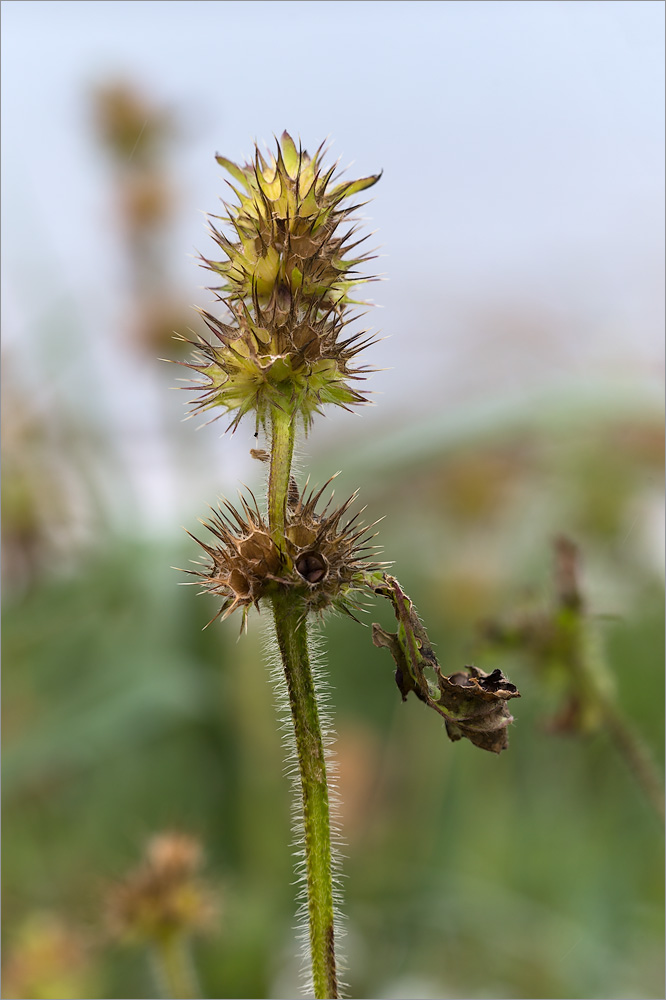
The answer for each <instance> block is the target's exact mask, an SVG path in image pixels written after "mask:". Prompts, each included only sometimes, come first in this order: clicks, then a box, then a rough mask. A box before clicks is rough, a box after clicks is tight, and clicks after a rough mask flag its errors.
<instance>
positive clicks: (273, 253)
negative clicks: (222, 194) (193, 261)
mask: <svg viewBox="0 0 666 1000" xmlns="http://www.w3.org/2000/svg"><path fill="white" fill-rule="evenodd" d="M321 156H322V149H321V147H320V149H319V150H317V153H316V154H315V155H314V156H313V157H310V156H309V155H308V154H307V153H306V152H305V151H304V150H302V149H297V148H296V146H295V144H294V142H293V140H292V139H291V137H290V136H289V135H288V134H287V133H286V132H285V133H284V134H283V136H282V139H281V142H279V143H278V144H277V151H276V156H275V157H271V158H270V159H269V161H267V160H266V159H265V158H264V156H263V155H262V154H261V153H260V152H259V150H258V149H257V150H256V152H255V158H254V161H253V162H252V163H250V164H247V165H245V166H243V167H240V166H237V165H236V164H233V163H231V162H230V161H229V160H226V159H224V158H223V157H220V156H218V157H217V159H218V162H219V163H220V164H221V165H222V166H224V167H225V168H226V169H227V170H228V171H229V173H230V174H231V175H232V177H233V178H234V180H235V181H236V182H237V184H236V186H234V185H231V186H232V188H233V190H234V191H235V193H236V195H237V197H238V201H239V204H237V205H227V206H226V208H227V215H226V216H225V217H224V221H226V222H227V223H228V224H229V226H230V227H231V233H230V235H229V236H227V235H225V234H224V233H222V232H220V231H219V230H218V229H217V228H215V227H213V228H212V234H213V236H214V238H215V240H216V242H217V244H218V246H219V247H220V248H221V249H222V250H223V251H224V254H225V259H224V260H222V261H212V260H204V263H205V265H206V266H207V267H208V268H210V269H211V270H212V271H214V272H215V273H216V274H218V275H220V276H221V277H222V279H223V284H222V285H221V286H220V287H219V288H216V289H214V291H215V292H216V293H217V295H218V298H219V299H221V300H222V301H223V302H224V304H225V306H226V308H227V311H228V315H227V316H226V317H225V319H224V320H222V319H218V318H216V317H215V316H213V315H211V314H210V313H208V312H203V311H202V315H203V318H204V320H205V322H206V323H207V325H208V327H209V329H210V330H211V331H212V333H213V334H214V338H215V339H214V340H213V341H211V342H207V341H204V340H200V341H199V342H198V343H196V344H194V346H195V348H196V349H197V351H196V354H195V358H194V360H193V361H192V362H191V363H190V364H189V365H188V367H190V368H192V369H193V370H195V371H197V372H198V373H199V374H200V376H201V379H200V380H199V381H198V382H197V383H196V388H197V389H198V390H199V391H200V396H199V398H198V399H197V400H196V401H195V404H194V410H195V411H202V410H205V411H207V410H209V409H214V408H217V407H220V408H221V409H222V410H223V411H227V412H230V413H232V414H233V415H234V416H233V419H232V422H231V427H232V428H235V427H236V426H237V425H238V423H239V421H240V420H241V418H242V417H243V416H244V415H245V414H246V413H248V412H251V411H254V412H255V414H256V420H257V424H261V425H263V424H265V423H266V422H267V420H268V417H269V415H270V411H271V409H272V408H274V407H278V408H279V409H282V410H285V411H287V412H289V413H292V414H296V413H299V414H300V416H301V418H302V420H303V423H304V425H305V428H306V429H307V428H308V427H309V426H310V423H311V421H312V417H313V415H314V414H315V413H317V412H320V410H321V407H322V406H324V405H325V404H327V403H335V404H337V405H338V406H343V407H349V406H350V405H352V404H356V403H363V402H365V395H364V394H363V393H362V392H360V391H358V390H357V389H355V388H352V387H351V386H350V384H349V382H350V381H354V380H358V379H362V378H363V377H364V375H365V374H366V373H367V368H364V367H357V366H354V364H353V363H352V362H353V359H354V358H355V356H356V354H357V353H358V352H359V351H360V350H361V349H362V348H363V347H365V346H367V345H368V344H369V343H371V340H370V339H369V338H366V337H365V334H364V332H360V333H355V334H352V335H351V336H348V337H343V335H342V333H343V329H344V327H345V326H346V324H347V323H348V322H350V320H351V319H352V318H353V317H352V316H350V315H349V314H348V307H349V306H350V305H351V304H352V303H351V300H350V298H349V292H350V290H351V289H352V287H353V286H354V285H356V284H359V283H360V282H361V281H365V280H368V279H367V278H362V277H358V276H357V275H356V271H355V269H356V267H357V266H358V264H360V263H361V262H362V261H364V260H367V259H368V257H367V256H365V257H364V256H361V257H358V256H357V257H350V256H347V254H348V252H349V251H351V249H352V244H351V242H350V241H351V240H352V239H353V237H354V230H353V228H349V227H347V229H346V230H345V229H344V227H343V231H340V226H341V225H342V224H343V223H344V222H345V221H347V220H348V219H349V216H350V213H351V212H353V211H354V208H355V207H358V206H345V205H343V202H344V201H345V199H348V198H349V197H350V196H352V195H354V194H356V193H358V192H360V191H362V190H364V189H365V188H368V187H370V186H371V185H372V184H374V183H376V181H377V180H378V179H379V175H376V176H372V177H364V178H362V179H360V180H357V181H349V182H342V183H338V184H333V183H332V178H333V174H334V171H335V166H334V167H332V168H330V169H328V170H327V171H326V172H324V171H323V168H322V165H321Z"/></svg>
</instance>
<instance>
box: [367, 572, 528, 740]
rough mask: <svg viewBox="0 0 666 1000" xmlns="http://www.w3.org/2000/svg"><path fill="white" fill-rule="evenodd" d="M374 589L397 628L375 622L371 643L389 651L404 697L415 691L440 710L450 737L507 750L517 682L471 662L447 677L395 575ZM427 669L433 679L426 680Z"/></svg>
mask: <svg viewBox="0 0 666 1000" xmlns="http://www.w3.org/2000/svg"><path fill="white" fill-rule="evenodd" d="M375 591H376V593H378V594H380V595H381V596H382V597H386V598H388V600H389V601H390V602H391V604H392V605H393V610H394V612H395V616H396V618H397V620H398V631H397V632H395V633H394V632H387V631H385V629H383V628H381V627H380V626H379V625H377V624H374V625H373V626H372V641H373V643H374V644H375V646H378V647H380V648H381V647H383V648H386V649H388V650H389V652H390V653H391V656H392V657H393V659H394V660H395V664H396V671H395V680H396V684H397V685H398V689H399V691H400V694H401V695H402V698H403V701H405V700H406V699H407V695H408V694H409V692H410V691H413V692H414V694H415V695H416V696H417V698H419V699H420V700H421V701H424V702H425V703H426V704H427V705H430V707H431V708H434V709H435V711H436V712H439V714H440V715H442V716H443V717H444V720H445V722H446V731H447V733H448V736H449V738H450V739H451V740H454V741H455V740H460V739H463V738H465V739H468V740H470V742H471V743H473V744H474V746H477V747H480V748H481V749H482V750H490V751H492V752H493V753H501V751H502V750H506V748H507V746H508V745H509V741H508V737H507V732H506V730H507V726H509V725H510V723H511V722H513V716H512V715H511V712H510V711H509V708H508V704H507V703H508V702H509V701H510V700H511V698H519V697H520V693H519V691H518V689H517V688H516V686H515V684H511V682H510V681H508V680H507V679H506V677H505V676H504V674H503V673H502V671H501V670H493V672H492V673H490V674H486V673H484V671H483V670H479V669H478V668H477V667H472V666H469V667H465V669H464V670H459V671H456V672H455V673H453V674H450V675H449V676H448V677H446V676H445V675H444V674H443V673H442V670H441V668H440V666H439V663H438V662H437V657H436V656H435V653H434V651H433V648H432V646H431V645H430V642H429V640H428V635H427V633H426V630H425V628H424V627H423V625H422V624H421V622H420V621H419V617H418V614H417V612H416V609H415V608H414V605H413V604H412V602H411V600H410V599H409V597H407V595H406V594H405V593H404V592H403V591H402V588H401V587H400V584H399V583H398V581H397V580H396V579H395V577H392V576H387V575H386V574H384V576H383V578H382V582H381V583H380V584H378V585H377V586H376V587H375ZM426 671H428V673H429V674H430V675H431V676H432V677H434V680H435V683H433V682H432V681H430V680H429V679H428V676H427V674H426Z"/></svg>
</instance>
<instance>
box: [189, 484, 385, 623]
mask: <svg viewBox="0 0 666 1000" xmlns="http://www.w3.org/2000/svg"><path fill="white" fill-rule="evenodd" d="M326 486H328V483H327V484H326V485H325V486H324V487H322V489H321V490H319V491H318V492H316V493H315V492H314V491H311V492H310V493H307V494H306V491H307V487H306V489H305V490H304V491H303V492H302V493H300V494H297V495H296V496H295V497H293V498H292V501H293V502H291V503H290V504H289V505H288V507H287V521H286V526H285V534H284V538H283V539H282V543H281V545H278V544H277V543H276V542H275V541H274V539H273V538H272V537H271V535H270V532H269V529H268V526H267V525H266V523H265V521H264V519H263V517H262V515H261V513H260V512H259V509H258V507H257V504H256V500H255V499H254V497H251V500H250V501H248V500H245V499H244V498H241V504H242V513H241V512H239V511H237V510H236V509H235V508H234V507H233V506H232V505H231V504H230V503H228V502H227V501H224V505H223V507H219V508H218V509H217V510H216V511H213V513H212V517H211V518H210V519H209V520H208V521H203V522H202V523H203V524H204V526H205V527H207V528H208V529H209V531H211V532H212V534H213V535H214V536H215V539H216V542H215V543H214V544H210V543H209V542H208V541H202V540H201V539H196V541H198V542H199V544H200V545H201V547H202V548H203V549H204V550H205V552H206V554H207V556H208V560H207V561H206V563H205V564H203V565H202V568H201V569H198V570H190V571H188V572H191V573H193V575H195V576H197V577H198V578H199V579H200V580H203V587H204V591H207V592H209V593H213V594H215V595H217V596H219V597H222V599H223V602H222V606H221V607H220V610H219V611H218V612H217V614H216V615H215V618H218V617H221V618H222V619H224V618H227V617H228V616H229V615H230V614H232V612H233V611H235V610H236V609H237V608H240V609H241V611H242V616H243V618H242V624H241V628H244V627H246V625H247V614H248V611H249V609H250V607H251V606H252V605H255V607H257V608H259V602H260V600H261V599H262V598H263V597H266V596H269V595H270V594H271V593H274V592H275V591H276V589H277V588H279V587H288V588H290V589H294V590H295V591H296V592H297V593H298V594H299V596H300V597H301V598H302V601H303V608H304V612H305V613H307V612H309V611H314V612H318V613H321V612H324V611H326V610H328V609H337V610H338V611H342V612H344V613H346V614H352V611H353V610H358V609H359V603H358V598H359V597H360V594H361V592H362V591H363V590H364V589H366V588H365V583H364V579H365V576H364V574H366V573H368V572H372V571H374V570H376V569H380V568H381V564H379V563H375V562H373V561H371V559H370V552H371V550H372V549H373V548H374V546H370V545H369V542H370V538H371V537H372V536H369V535H368V532H369V531H370V528H369V527H366V526H364V525H361V524H359V523H358V518H359V516H360V514H361V513H362V512H361V511H359V513H358V514H356V515H355V516H354V517H352V518H351V519H349V520H348V521H347V522H346V523H345V524H344V525H343V526H342V527H341V526H340V522H341V520H342V518H343V516H344V515H345V513H346V512H347V510H348V509H349V507H350V506H351V504H352V503H353V502H354V500H355V499H356V494H354V495H353V496H352V497H350V498H349V499H348V500H347V501H345V503H343V504H342V506H340V507H338V508H336V509H334V510H333V511H331V512H329V507H330V505H331V501H332V497H331V499H329V501H328V503H327V504H326V506H325V507H324V509H323V510H322V511H321V512H320V513H317V511H316V507H317V504H318V502H319V500H320V499H321V496H322V493H323V492H324V490H325V489H326ZM352 617H353V615H352ZM215 618H213V619H212V620H213V621H214V620H215Z"/></svg>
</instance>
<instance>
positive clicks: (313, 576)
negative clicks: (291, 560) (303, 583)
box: [296, 552, 328, 583]
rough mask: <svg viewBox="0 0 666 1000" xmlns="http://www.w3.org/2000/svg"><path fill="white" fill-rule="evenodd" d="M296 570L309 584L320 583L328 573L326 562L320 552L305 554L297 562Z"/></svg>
mask: <svg viewBox="0 0 666 1000" xmlns="http://www.w3.org/2000/svg"><path fill="white" fill-rule="evenodd" d="M296 569H297V570H298V572H299V573H300V574H301V576H302V577H303V579H304V580H307V582H308V583H320V582H321V581H322V580H323V579H324V577H325V576H326V574H327V573H328V565H327V563H326V560H325V559H324V557H323V556H322V555H320V554H319V552H303V553H302V554H301V555H300V556H299V557H298V559H297V560H296Z"/></svg>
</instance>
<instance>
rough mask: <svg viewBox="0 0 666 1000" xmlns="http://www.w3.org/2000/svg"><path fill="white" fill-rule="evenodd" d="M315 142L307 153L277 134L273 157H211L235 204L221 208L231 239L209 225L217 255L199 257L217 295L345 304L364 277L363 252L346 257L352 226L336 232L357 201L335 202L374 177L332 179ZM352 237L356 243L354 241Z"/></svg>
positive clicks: (257, 153) (367, 184)
mask: <svg viewBox="0 0 666 1000" xmlns="http://www.w3.org/2000/svg"><path fill="white" fill-rule="evenodd" d="M322 155H323V147H322V146H320V147H319V149H318V150H317V152H316V153H315V155H314V156H312V157H310V156H309V155H308V153H307V152H306V151H305V150H303V149H301V148H298V149H297V148H296V145H295V143H294V141H293V139H292V138H291V136H290V135H289V134H288V133H287V132H284V133H283V135H282V139H281V141H280V142H278V143H277V150H276V155H275V156H274V157H273V156H270V157H269V159H268V160H266V159H265V158H264V156H263V155H262V154H261V152H260V151H259V149H258V148H256V149H255V156H254V160H253V162H252V163H249V164H246V165H245V166H242V167H241V166H237V165H236V164H234V163H232V162H231V161H230V160H227V159H225V158H224V157H222V156H218V157H217V162H218V163H219V164H220V165H221V166H223V167H224V168H225V169H226V170H227V171H228V172H229V173H230V174H231V176H232V177H233V178H234V180H235V181H236V182H237V186H235V185H233V184H230V186H231V187H232V189H233V191H234V192H235V194H236V196H237V198H238V201H239V204H238V205H227V204H225V208H226V210H227V214H226V216H222V217H221V218H222V219H223V221H225V222H227V223H230V224H231V226H232V227H233V234H232V236H231V238H230V237H229V236H227V235H225V234H223V233H222V232H220V231H219V230H218V229H216V228H215V227H213V228H212V233H213V236H214V238H215V240H216V242H217V243H218V245H219V246H220V248H221V249H222V250H223V251H224V254H225V258H226V259H225V260H222V261H212V260H205V261H204V262H205V264H206V265H207V266H208V267H209V268H210V269H211V270H212V271H214V272H215V273H217V274H219V275H220V276H221V277H222V279H223V282H224V283H223V285H222V286H221V288H220V289H219V291H220V292H221V293H222V295H224V296H225V297H227V298H228V297H232V298H240V299H246V300H248V299H250V298H252V297H258V298H259V300H260V301H261V302H262V304H263V303H265V302H267V301H268V300H269V299H270V297H271V296H272V295H273V293H274V291H275V289H276V287H284V288H286V289H288V291H289V292H290V293H291V295H292V296H293V295H295V293H296V292H297V291H300V293H301V297H302V298H304V299H312V298H314V299H316V300H317V301H319V302H320V303H321V304H322V305H330V304H334V303H341V302H347V301H349V299H348V294H349V291H350V289H351V288H352V287H353V286H354V285H355V284H358V283H359V282H361V281H363V280H367V279H364V278H359V277H358V276H356V275H355V269H356V267H357V266H358V265H359V264H360V263H361V262H363V261H365V260H367V259H369V258H368V257H367V256H361V257H356V258H352V257H347V256H345V255H346V254H347V253H349V252H350V251H351V250H352V249H353V247H354V246H357V245H358V242H357V243H353V239H354V233H355V230H354V229H353V227H350V228H347V229H346V230H344V231H342V232H340V231H339V227H340V226H341V224H342V223H344V222H345V221H346V220H348V219H349V217H350V215H351V213H352V212H353V211H354V210H355V209H357V208H358V207H360V206H359V205H351V206H350V205H348V204H345V205H343V202H347V201H348V199H349V198H351V197H353V195H355V194H358V193H359V192H360V191H363V190H365V189H366V188H369V187H371V186H372V185H373V184H375V183H376V182H377V181H378V180H379V177H380V176H381V175H379V174H376V175H373V176H371V177H363V178H361V179H359V180H356V181H343V182H341V183H333V178H334V174H335V170H336V165H335V164H334V165H333V166H332V167H330V168H329V169H327V170H325V171H324V169H323V166H322V163H321V159H322ZM359 242H362V240H361V241H359Z"/></svg>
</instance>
